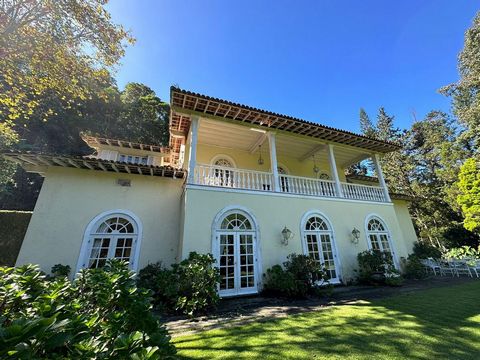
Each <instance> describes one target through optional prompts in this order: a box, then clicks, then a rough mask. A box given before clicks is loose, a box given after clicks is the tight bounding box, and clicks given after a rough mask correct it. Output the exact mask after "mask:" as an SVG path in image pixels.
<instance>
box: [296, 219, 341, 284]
mask: <svg viewBox="0 0 480 360" xmlns="http://www.w3.org/2000/svg"><path fill="white" fill-rule="evenodd" d="M302 234H303V241H304V248H305V250H306V255H309V256H310V257H312V258H313V259H314V260H316V261H317V262H318V263H319V264H321V265H322V266H323V267H324V268H325V270H326V271H327V276H328V279H329V282H330V283H332V284H335V283H340V266H339V259H338V256H337V251H336V247H335V239H334V233H333V228H332V226H331V225H330V223H329V221H328V220H327V219H326V218H325V217H324V216H323V215H321V214H319V213H311V214H309V215H307V216H306V217H305V219H304V221H303V224H302Z"/></svg>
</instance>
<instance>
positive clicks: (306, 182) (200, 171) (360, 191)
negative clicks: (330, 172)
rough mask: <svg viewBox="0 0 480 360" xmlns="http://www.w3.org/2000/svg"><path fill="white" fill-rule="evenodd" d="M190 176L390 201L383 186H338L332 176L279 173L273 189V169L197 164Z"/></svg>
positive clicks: (233, 185)
mask: <svg viewBox="0 0 480 360" xmlns="http://www.w3.org/2000/svg"><path fill="white" fill-rule="evenodd" d="M191 179H192V181H191V182H190V183H192V184H194V185H203V186H214V187H223V188H230V189H241V190H254V191H268V192H280V193H286V194H293V195H307V196H314V197H328V198H344V199H351V200H363V201H374V202H389V200H388V199H386V198H385V192H384V189H383V188H382V187H380V186H369V185H360V184H351V183H345V182H340V183H339V185H340V186H338V187H337V185H336V183H335V181H332V180H320V179H314V178H307V177H300V176H292V175H282V174H279V175H278V180H279V182H278V189H277V190H276V191H275V180H274V174H273V173H270V172H263V171H254V170H247V169H237V168H229V167H222V166H214V165H206V164H197V165H196V166H195V169H194V174H193V177H192V178H191ZM339 190H340V191H339Z"/></svg>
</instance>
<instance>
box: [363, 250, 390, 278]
mask: <svg viewBox="0 0 480 360" xmlns="http://www.w3.org/2000/svg"><path fill="white" fill-rule="evenodd" d="M357 260H358V267H359V270H358V274H359V276H358V280H359V281H360V282H362V283H367V284H384V283H385V282H386V278H387V277H389V276H391V275H392V274H398V271H397V270H396V269H395V266H394V265H393V260H392V255H391V254H390V253H388V252H383V251H379V250H366V251H363V252H361V253H359V254H358V255H357Z"/></svg>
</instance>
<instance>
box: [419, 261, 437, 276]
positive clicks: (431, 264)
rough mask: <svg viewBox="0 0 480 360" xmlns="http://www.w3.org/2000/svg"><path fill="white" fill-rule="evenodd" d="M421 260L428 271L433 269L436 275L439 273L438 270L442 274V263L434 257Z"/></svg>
mask: <svg viewBox="0 0 480 360" xmlns="http://www.w3.org/2000/svg"><path fill="white" fill-rule="evenodd" d="M420 261H421V263H422V265H423V266H424V267H425V271H426V272H427V273H428V272H429V271H431V272H432V273H433V274H434V275H437V271H438V273H439V274H440V275H441V274H442V272H441V271H440V265H439V264H438V263H437V261H436V260H434V259H433V258H427V259H422V260H420Z"/></svg>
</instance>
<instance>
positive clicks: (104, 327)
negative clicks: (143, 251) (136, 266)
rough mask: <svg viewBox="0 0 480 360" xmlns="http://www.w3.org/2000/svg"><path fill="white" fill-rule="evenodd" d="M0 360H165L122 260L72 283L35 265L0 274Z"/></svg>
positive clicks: (146, 305) (145, 303)
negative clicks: (49, 276)
mask: <svg viewBox="0 0 480 360" xmlns="http://www.w3.org/2000/svg"><path fill="white" fill-rule="evenodd" d="M0 299H2V302H1V303H0V314H1V317H0V357H1V358H12V359H18V358H21V359H114V358H115V359H125V358H137V359H147V358H149V359H160V358H166V357H169V356H172V355H173V354H174V352H175V349H174V347H173V346H172V345H171V344H170V343H169V340H170V339H169V337H168V335H167V332H166V330H165V328H164V327H163V326H162V325H161V324H160V323H159V322H158V319H157V318H156V317H155V316H154V315H153V313H152V312H151V304H150V300H151V299H150V297H149V294H148V292H147V291H145V290H141V289H139V288H137V286H136V284H135V280H134V273H133V272H131V271H129V270H128V265H127V264H126V263H125V262H120V261H115V260H112V261H109V262H108V263H107V266H106V267H105V268H104V269H93V270H89V269H88V270H83V271H81V272H80V274H79V276H78V278H77V279H75V280H74V281H73V282H70V281H68V279H67V278H66V277H64V276H60V277H56V278H52V279H48V278H47V277H46V275H44V274H43V273H42V272H41V271H40V270H39V268H38V267H37V266H33V265H26V266H22V267H19V268H0Z"/></svg>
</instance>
